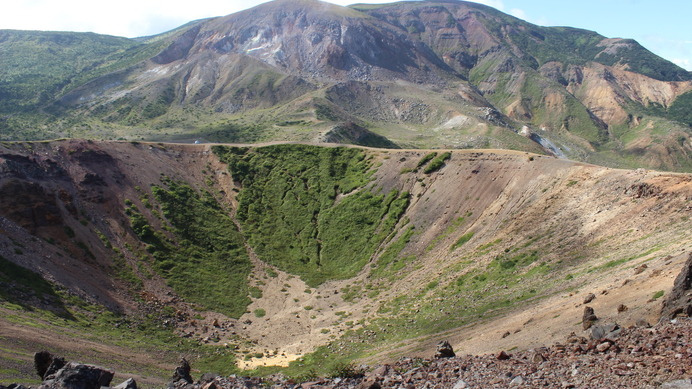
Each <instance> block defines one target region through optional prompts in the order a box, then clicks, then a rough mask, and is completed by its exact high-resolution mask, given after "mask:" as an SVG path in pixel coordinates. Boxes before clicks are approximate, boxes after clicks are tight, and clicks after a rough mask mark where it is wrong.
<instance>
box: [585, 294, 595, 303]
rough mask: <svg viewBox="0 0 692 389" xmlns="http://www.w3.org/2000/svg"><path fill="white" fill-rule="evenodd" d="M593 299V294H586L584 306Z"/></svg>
mask: <svg viewBox="0 0 692 389" xmlns="http://www.w3.org/2000/svg"><path fill="white" fill-rule="evenodd" d="M595 298H596V295H595V294H593V293H589V294H587V295H586V297H584V304H588V303H590V302H592V301H593V300H594V299H595Z"/></svg>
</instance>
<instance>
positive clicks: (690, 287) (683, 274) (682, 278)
mask: <svg viewBox="0 0 692 389" xmlns="http://www.w3.org/2000/svg"><path fill="white" fill-rule="evenodd" d="M678 316H685V317H692V252H691V253H689V254H688V257H687V262H685V265H684V266H683V268H682V271H680V274H678V276H677V278H675V282H674V283H673V289H672V290H671V291H670V294H668V297H667V298H666V299H665V301H664V302H663V308H662V310H661V319H663V320H671V319H675V318H676V317H678Z"/></svg>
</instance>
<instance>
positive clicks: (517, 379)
mask: <svg viewBox="0 0 692 389" xmlns="http://www.w3.org/2000/svg"><path fill="white" fill-rule="evenodd" d="M523 384H524V377H522V376H520V375H518V376H516V377H514V379H512V381H510V382H509V386H519V385H523Z"/></svg>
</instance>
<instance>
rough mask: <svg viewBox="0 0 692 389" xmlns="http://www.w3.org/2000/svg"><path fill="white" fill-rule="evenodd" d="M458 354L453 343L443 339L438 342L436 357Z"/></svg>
mask: <svg viewBox="0 0 692 389" xmlns="http://www.w3.org/2000/svg"><path fill="white" fill-rule="evenodd" d="M454 356H456V354H455V353H454V349H453V348H452V345H451V344H449V342H448V341H446V340H443V341H441V342H440V343H438V344H437V351H436V352H435V358H451V357H454Z"/></svg>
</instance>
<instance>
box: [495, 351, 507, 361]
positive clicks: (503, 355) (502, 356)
mask: <svg viewBox="0 0 692 389" xmlns="http://www.w3.org/2000/svg"><path fill="white" fill-rule="evenodd" d="M495 358H497V360H500V361H506V360H508V359H509V358H510V355H509V354H507V353H506V352H504V351H500V352H499V353H497V355H495Z"/></svg>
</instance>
